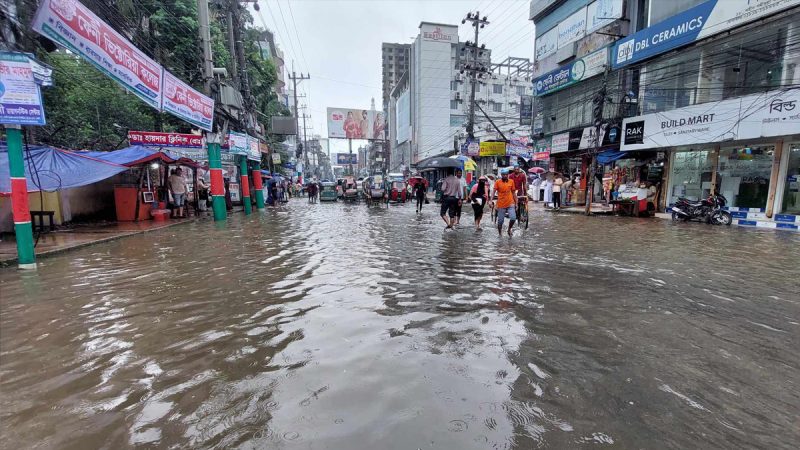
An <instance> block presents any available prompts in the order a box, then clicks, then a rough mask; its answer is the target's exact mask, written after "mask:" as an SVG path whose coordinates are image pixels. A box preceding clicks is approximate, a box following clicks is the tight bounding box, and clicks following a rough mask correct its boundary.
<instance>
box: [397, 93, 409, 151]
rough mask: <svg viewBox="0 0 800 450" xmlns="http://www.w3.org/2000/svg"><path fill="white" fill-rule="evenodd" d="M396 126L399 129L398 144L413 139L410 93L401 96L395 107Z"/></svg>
mask: <svg viewBox="0 0 800 450" xmlns="http://www.w3.org/2000/svg"><path fill="white" fill-rule="evenodd" d="M394 123H395V125H396V126H397V129H396V130H395V131H396V133H397V143H398V144H402V143H403V142H405V141H407V140H409V139H411V94H410V91H405V92H403V93H402V94H400V97H399V98H398V99H397V105H396V106H395V121H394Z"/></svg>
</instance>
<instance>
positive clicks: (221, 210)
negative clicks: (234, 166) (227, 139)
mask: <svg viewBox="0 0 800 450" xmlns="http://www.w3.org/2000/svg"><path fill="white" fill-rule="evenodd" d="M206 142H207V147H208V170H209V171H210V172H211V209H212V210H213V211H214V220H226V219H227V218H228V211H227V209H226V208H225V179H224V178H223V177H222V150H221V149H220V145H219V135H218V134H216V133H208V134H207V135H206Z"/></svg>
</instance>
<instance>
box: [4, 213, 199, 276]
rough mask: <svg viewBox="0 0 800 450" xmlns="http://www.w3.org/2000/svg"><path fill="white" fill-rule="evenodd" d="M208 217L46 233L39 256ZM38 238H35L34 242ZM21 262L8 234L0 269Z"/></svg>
mask: <svg viewBox="0 0 800 450" xmlns="http://www.w3.org/2000/svg"><path fill="white" fill-rule="evenodd" d="M204 217H206V216H205V215H200V216H192V217H189V218H187V219H171V220H167V221H166V222H155V221H152V220H145V221H142V222H112V223H105V224H97V225H78V226H75V227H74V228H69V229H64V230H59V231H54V232H51V233H43V234H42V235H41V236H40V237H39V242H38V243H37V244H36V249H35V252H36V256H37V257H43V256H49V255H53V254H56V253H61V252H64V251H67V250H72V249H75V248H79V247H85V246H87V245H92V244H98V243H100V242H107V241H111V240H114V239H119V238H123V237H126V236H132V235H135V234H142V233H147V232H150V231H155V230H161V229H164V228H169V227H173V226H175V225H180V224H184V223H190V222H194V221H195V220H198V219H202V218H204ZM35 238H36V235H35V234H34V239H35ZM16 261H17V242H16V240H15V239H14V235H13V234H6V235H4V236H3V240H1V241H0V266H10V265H12V264H14V263H15V262H16Z"/></svg>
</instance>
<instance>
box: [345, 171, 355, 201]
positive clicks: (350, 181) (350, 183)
mask: <svg viewBox="0 0 800 450" xmlns="http://www.w3.org/2000/svg"><path fill="white" fill-rule="evenodd" d="M342 192H343V194H342V195H343V198H344V200H345V201H347V202H355V201H358V185H356V180H355V178H353V177H344V178H343V179H342Z"/></svg>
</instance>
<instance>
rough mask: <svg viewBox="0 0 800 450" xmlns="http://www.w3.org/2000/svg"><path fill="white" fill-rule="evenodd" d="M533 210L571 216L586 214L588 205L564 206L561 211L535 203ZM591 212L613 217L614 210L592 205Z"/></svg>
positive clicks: (604, 206)
mask: <svg viewBox="0 0 800 450" xmlns="http://www.w3.org/2000/svg"><path fill="white" fill-rule="evenodd" d="M533 208H534V209H536V210H541V211H550V212H560V213H562V212H563V213H569V214H586V205H577V206H562V207H561V209H557V210H556V209H553V208H545V207H544V203H542V202H534V203H533ZM590 212H591V213H592V214H594V215H612V214H614V210H613V208H612V207H611V206H606V205H605V204H604V203H592V207H591V210H590Z"/></svg>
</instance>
